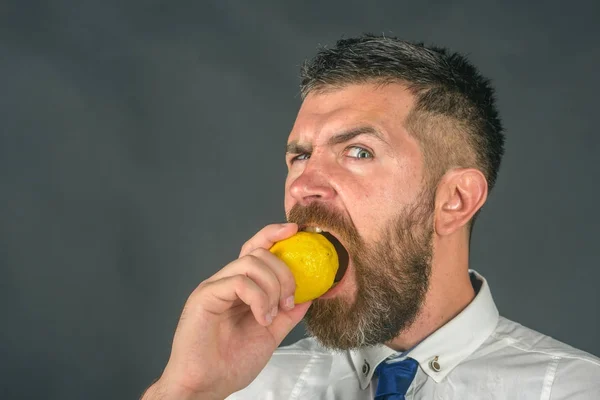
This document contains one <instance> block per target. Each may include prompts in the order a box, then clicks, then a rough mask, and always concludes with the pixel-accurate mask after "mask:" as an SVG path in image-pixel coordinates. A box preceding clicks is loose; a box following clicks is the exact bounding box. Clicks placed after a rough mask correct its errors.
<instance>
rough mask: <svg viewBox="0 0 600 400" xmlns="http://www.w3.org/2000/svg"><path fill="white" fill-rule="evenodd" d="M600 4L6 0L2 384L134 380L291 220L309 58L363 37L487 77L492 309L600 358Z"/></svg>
mask: <svg viewBox="0 0 600 400" xmlns="http://www.w3.org/2000/svg"><path fill="white" fill-rule="evenodd" d="M498 3H502V4H498ZM599 16H600V2H598V1H595V0H589V1H570V2H568V3H566V2H558V1H552V2H549V1H545V2H539V4H533V2H530V1H528V2H521V1H505V2H489V1H487V2H484V1H479V0H472V1H451V2H450V1H420V2H415V1H413V2H401V1H397V0H395V1H385V2H376V3H373V4H367V2H365V1H360V2H359V1H337V2H333V1H332V2H324V1H318V2H316V1H294V2H292V1H286V2H284V1H275V0H273V1H268V2H267V1H261V2H256V1H253V2H246V1H239V2H233V1H175V2H168V1H117V0H111V1H66V0H62V1H60V0H54V1H52V2H49V1H45V2H42V1H33V0H21V1H18V0H12V1H11V0H8V2H7V0H4V1H2V2H0V46H1V47H0V49H1V52H0V132H1V136H0V268H1V270H0V272H1V278H0V315H1V324H2V325H1V328H0V398H2V399H20V398H44V399H108V398H110V399H127V398H129V399H131V398H136V397H137V396H139V395H140V393H141V392H142V391H143V390H144V388H145V387H146V386H147V385H148V384H149V383H150V382H151V381H152V380H153V379H154V378H155V377H156V376H158V375H159V374H160V372H161V370H162V367H163V366H164V365H165V363H166V361H167V357H168V354H169V349H170V341H171V338H172V334H173V330H174V328H175V325H176V321H177V318H178V316H179V313H180V310H181V308H182V306H183V303H184V302H185V300H186V298H187V296H188V294H189V293H190V292H191V291H192V290H193V289H194V287H195V286H196V285H197V284H198V283H199V282H200V281H202V280H203V279H205V278H207V277H208V276H209V275H211V274H212V273H214V272H215V271H216V270H218V269H219V268H221V267H222V266H223V265H225V264H227V263H228V262H229V261H231V260H232V259H234V258H235V257H236V255H237V253H238V251H239V247H240V246H241V244H242V243H243V242H244V241H245V240H247V239H248V238H249V237H250V236H252V235H253V234H254V233H255V232H256V231H257V230H259V229H260V228H261V227H262V226H264V225H265V224H267V223H271V222H274V221H282V220H283V205H282V203H283V202H282V199H283V181H284V177H285V172H286V171H285V165H284V154H283V153H284V152H283V146H284V144H285V141H286V138H287V134H288V132H289V130H290V128H291V125H292V123H293V120H294V117H295V114H296V111H297V108H298V106H299V104H300V100H299V96H298V87H297V84H298V81H297V75H298V66H299V64H300V63H301V61H302V60H303V59H304V58H305V57H308V56H311V55H313V54H314V52H315V49H316V46H317V45H318V44H332V43H333V42H334V41H335V40H336V39H338V38H340V37H341V36H342V35H344V36H351V35H354V34H358V33H362V32H374V33H381V32H383V33H386V34H390V35H397V36H401V37H403V38H406V39H410V40H422V41H425V42H427V43H433V44H438V45H444V46H449V47H451V48H452V49H454V50H458V51H461V52H464V53H467V54H469V55H470V57H471V59H472V60H473V61H474V62H475V63H476V64H477V65H479V66H480V68H481V70H482V72H483V73H484V74H485V75H487V76H490V77H491V78H492V79H493V80H494V82H495V84H496V86H497V92H498V97H499V107H500V111H501V114H502V116H503V119H504V123H505V125H506V130H507V135H508V141H507V154H506V158H505V161H504V164H503V167H502V170H501V173H500V178H499V181H498V186H497V188H496V190H495V192H493V193H492V196H491V198H490V199H489V203H488V204H487V205H486V207H485V212H483V214H482V215H481V218H480V220H479V222H478V223H477V225H476V228H475V238H474V241H473V246H474V247H473V250H472V267H473V268H475V269H477V270H478V271H480V272H481V273H482V274H484V275H485V276H486V277H487V279H488V280H489V282H490V284H491V288H492V291H493V294H494V297H495V299H496V301H497V303H498V306H499V308H500V310H501V312H502V314H504V315H505V316H507V317H509V318H511V319H514V320H517V321H519V322H521V323H523V324H524V325H526V326H529V327H531V328H534V329H536V330H539V331H542V332H544V333H546V334H548V335H551V336H553V337H555V338H557V339H559V340H562V341H565V342H568V343H569V344H572V345H573V346H576V347H579V348H581V349H583V350H586V351H588V352H591V353H594V354H597V355H599V354H600V343H599V341H598V338H599V337H600V317H599V312H598V303H599V296H598V290H597V288H598V280H599V279H600V270H599V269H598V261H597V260H598V258H597V249H598V228H600V223H599V222H600V217H599V214H598V212H597V198H598V194H599V193H598V181H599V180H598V172H599V168H598V151H599V150H600V148H599V145H600V139H599V136H598V132H597V129H596V121H597V118H598V110H597V107H598V101H597V94H598V92H599V90H600V84H599V78H598V71H599V69H598V63H599V62H600V46H599V40H598V39H599V38H600V35H599V29H600V28H599V25H600V24H599V23H598V21H599V18H598V17H599ZM301 336H302V331H301V330H300V329H297V330H296V331H294V332H293V334H292V335H290V337H289V338H288V339H287V340H286V343H290V342H292V341H294V340H296V339H298V338H300V337H301Z"/></svg>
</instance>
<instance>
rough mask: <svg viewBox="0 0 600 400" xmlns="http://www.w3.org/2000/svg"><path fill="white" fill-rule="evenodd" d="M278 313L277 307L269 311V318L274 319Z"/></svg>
mask: <svg viewBox="0 0 600 400" xmlns="http://www.w3.org/2000/svg"><path fill="white" fill-rule="evenodd" d="M278 311H279V310H278V309H277V306H275V307H273V309H272V310H271V316H272V317H273V318H275V317H276V316H277V312H278Z"/></svg>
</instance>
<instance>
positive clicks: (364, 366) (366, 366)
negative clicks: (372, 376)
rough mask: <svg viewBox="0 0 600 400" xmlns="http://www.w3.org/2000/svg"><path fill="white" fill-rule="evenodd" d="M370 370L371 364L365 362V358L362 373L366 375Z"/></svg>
mask: <svg viewBox="0 0 600 400" xmlns="http://www.w3.org/2000/svg"><path fill="white" fill-rule="evenodd" d="M370 370H371V366H370V365H369V363H368V362H367V360H365V363H364V364H363V366H362V373H363V375H368V374H369V371H370Z"/></svg>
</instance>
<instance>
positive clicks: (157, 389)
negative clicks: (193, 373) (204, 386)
mask: <svg viewBox="0 0 600 400" xmlns="http://www.w3.org/2000/svg"><path fill="white" fill-rule="evenodd" d="M224 398H225V397H224V396H220V395H217V394H215V393H212V392H193V391H191V390H188V389H186V388H184V387H181V386H176V385H171V384H169V383H167V382H164V381H162V380H160V379H159V380H158V381H156V382H154V384H153V385H152V386H150V387H149V388H148V390H146V393H144V395H143V396H142V398H141V400H224Z"/></svg>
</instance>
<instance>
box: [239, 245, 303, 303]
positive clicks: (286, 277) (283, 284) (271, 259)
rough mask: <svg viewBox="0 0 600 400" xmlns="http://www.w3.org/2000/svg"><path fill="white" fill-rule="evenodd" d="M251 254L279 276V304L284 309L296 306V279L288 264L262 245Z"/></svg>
mask: <svg viewBox="0 0 600 400" xmlns="http://www.w3.org/2000/svg"><path fill="white" fill-rule="evenodd" d="M250 254H251V255H253V256H255V257H258V258H260V259H261V260H262V261H263V262H264V263H265V264H266V265H268V267H269V268H270V269H271V271H272V272H273V273H274V274H275V276H276V277H277V280H278V281H279V286H280V289H279V290H280V293H279V306H280V307H282V309H288V310H290V309H292V308H294V293H295V292H296V280H295V279H294V275H293V274H292V271H290V269H289V268H288V266H287V265H286V264H285V263H284V262H283V261H281V260H280V259H279V258H277V257H276V256H275V255H274V254H273V253H271V252H270V251H269V250H265V249H263V248H260V247H259V248H257V249H255V250H253V251H252V253H250Z"/></svg>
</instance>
